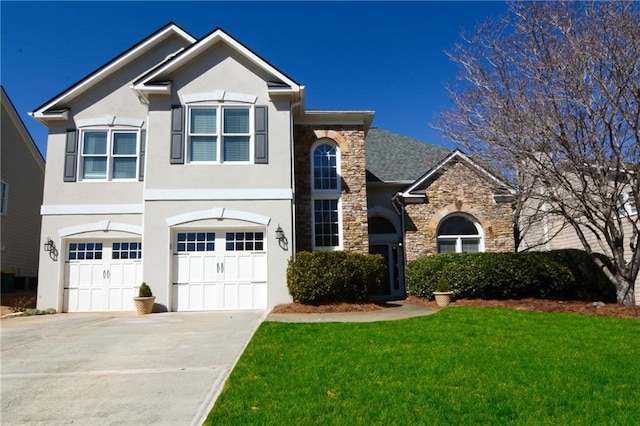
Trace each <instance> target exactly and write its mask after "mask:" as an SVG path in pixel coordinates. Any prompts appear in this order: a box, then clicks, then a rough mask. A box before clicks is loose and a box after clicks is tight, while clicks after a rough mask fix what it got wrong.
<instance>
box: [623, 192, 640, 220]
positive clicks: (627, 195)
mask: <svg viewBox="0 0 640 426" xmlns="http://www.w3.org/2000/svg"><path fill="white" fill-rule="evenodd" d="M618 214H619V215H620V216H634V215H637V214H638V203H637V201H636V200H635V197H634V196H633V192H631V191H628V192H624V193H622V194H620V200H619V202H618Z"/></svg>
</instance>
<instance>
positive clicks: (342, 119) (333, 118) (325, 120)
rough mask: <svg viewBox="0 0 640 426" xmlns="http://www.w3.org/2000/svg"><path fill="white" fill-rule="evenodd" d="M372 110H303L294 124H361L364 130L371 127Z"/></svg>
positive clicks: (373, 113)
mask: <svg viewBox="0 0 640 426" xmlns="http://www.w3.org/2000/svg"><path fill="white" fill-rule="evenodd" d="M374 116H375V112H374V111H318V110H317V111H313V110H312V111H304V112H303V113H302V114H300V115H299V116H298V117H296V120H295V124H299V125H307V126H309V125H311V126H312V125H316V126H324V125H338V126H363V127H364V129H365V132H366V131H368V130H369V128H370V127H371V123H372V122H373V117H374Z"/></svg>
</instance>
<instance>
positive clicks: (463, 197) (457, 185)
mask: <svg viewBox="0 0 640 426" xmlns="http://www.w3.org/2000/svg"><path fill="white" fill-rule="evenodd" d="M492 189H493V186H492V185H491V182H489V180H488V179H487V178H486V177H484V176H480V175H479V174H478V173H476V172H475V171H474V170H472V169H471V168H470V167H469V166H468V165H467V164H465V163H461V162H454V163H452V164H450V165H448V166H447V169H446V170H445V171H444V172H443V173H442V174H441V175H440V176H438V177H436V178H435V180H434V181H432V182H431V183H430V184H429V186H428V187H427V188H426V196H427V199H426V203H424V204H409V205H407V206H406V212H407V226H406V228H407V233H406V237H405V238H406V247H405V249H406V253H407V260H408V261H411V260H413V259H416V258H418V257H421V256H425V255H429V254H434V253H437V244H436V231H437V229H438V224H439V223H440V221H441V220H442V219H443V218H445V217H446V216H448V215H450V214H452V213H465V214H467V215H470V216H472V217H473V218H475V219H476V221H477V222H479V223H480V225H481V226H482V229H483V233H484V247H485V251H486V252H504V251H514V250H515V246H514V239H513V213H512V208H511V205H510V204H509V203H496V202H495V201H494V199H493V190H492Z"/></svg>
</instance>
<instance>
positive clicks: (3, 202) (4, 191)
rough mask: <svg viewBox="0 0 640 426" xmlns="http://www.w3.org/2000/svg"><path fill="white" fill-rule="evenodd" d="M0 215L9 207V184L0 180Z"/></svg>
mask: <svg viewBox="0 0 640 426" xmlns="http://www.w3.org/2000/svg"><path fill="white" fill-rule="evenodd" d="M0 196H1V197H2V199H0V215H1V216H6V215H7V208H8V207H9V184H8V183H6V182H4V181H1V182H0Z"/></svg>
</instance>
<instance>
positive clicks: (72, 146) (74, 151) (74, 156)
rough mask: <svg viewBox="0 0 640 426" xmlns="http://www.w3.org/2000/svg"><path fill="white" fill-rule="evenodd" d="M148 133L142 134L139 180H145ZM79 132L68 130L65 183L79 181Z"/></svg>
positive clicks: (65, 154) (65, 153) (65, 148)
mask: <svg viewBox="0 0 640 426" xmlns="http://www.w3.org/2000/svg"><path fill="white" fill-rule="evenodd" d="M146 146H147V131H146V130H142V131H141V132H140V163H139V167H140V172H139V174H138V180H140V181H143V180H144V161H145V156H146ZM78 149H79V147H78V131H77V130H76V129H68V130H67V141H66V143H65V147H64V176H63V181H64V182H76V181H77V180H78Z"/></svg>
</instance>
